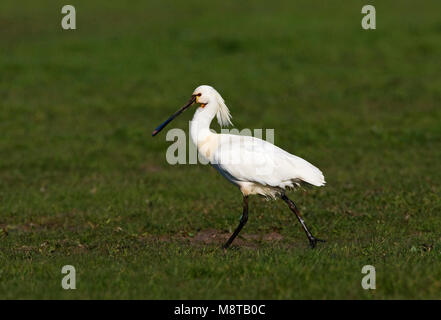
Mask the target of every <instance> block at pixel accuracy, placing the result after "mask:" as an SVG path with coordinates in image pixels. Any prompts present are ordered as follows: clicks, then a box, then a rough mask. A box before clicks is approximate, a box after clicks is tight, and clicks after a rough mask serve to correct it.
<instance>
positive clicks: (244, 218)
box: [222, 196, 248, 249]
mask: <svg viewBox="0 0 441 320" xmlns="http://www.w3.org/2000/svg"><path fill="white" fill-rule="evenodd" d="M247 221H248V196H244V197H243V213H242V217H241V218H240V222H239V225H238V226H237V228H236V230H234V232H233V234H232V235H231V237H230V239H228V241H227V242H225V244H224V245H223V246H222V247H223V248H224V249H227V248H228V247H229V246H230V244H231V243H232V242H233V240H234V239H235V238H236V237H237V235H238V234H239V232H240V230H242V228H243V226H244V225H245V224H246V223H247Z"/></svg>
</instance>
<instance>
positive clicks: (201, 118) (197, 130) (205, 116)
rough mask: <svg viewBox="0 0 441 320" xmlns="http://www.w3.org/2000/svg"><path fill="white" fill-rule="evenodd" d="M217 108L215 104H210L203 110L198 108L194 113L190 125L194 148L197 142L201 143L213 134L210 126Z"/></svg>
mask: <svg viewBox="0 0 441 320" xmlns="http://www.w3.org/2000/svg"><path fill="white" fill-rule="evenodd" d="M218 108H219V107H218V105H217V103H216V102H210V103H208V104H206V105H205V107H204V108H202V107H199V108H198V109H197V110H196V112H195V113H194V116H193V120H192V121H191V123H190V136H191V140H193V143H194V144H195V145H196V146H197V145H198V141H203V140H205V139H206V138H207V137H208V136H210V135H213V134H214V133H213V132H211V131H210V124H211V121H212V120H213V119H214V117H215V116H216V112H217V110H218Z"/></svg>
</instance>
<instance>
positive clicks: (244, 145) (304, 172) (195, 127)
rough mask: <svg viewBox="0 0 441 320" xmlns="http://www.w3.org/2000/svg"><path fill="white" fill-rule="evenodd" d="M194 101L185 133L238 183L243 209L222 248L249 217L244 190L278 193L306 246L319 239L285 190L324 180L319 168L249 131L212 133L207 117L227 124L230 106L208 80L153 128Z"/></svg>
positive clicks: (270, 195) (266, 193) (155, 131)
mask: <svg viewBox="0 0 441 320" xmlns="http://www.w3.org/2000/svg"><path fill="white" fill-rule="evenodd" d="M194 102H196V103H199V104H200V107H199V108H197V109H196V112H195V114H194V117H193V120H192V121H191V125H190V135H191V139H192V140H193V142H194V144H195V145H196V146H197V149H198V152H199V153H200V154H201V155H202V156H203V157H205V158H206V159H207V160H208V161H209V162H210V164H211V165H212V166H213V167H215V168H216V169H217V170H218V171H219V172H220V173H221V174H222V175H223V176H224V177H225V178H227V179H228V180H229V181H231V182H232V183H233V184H235V185H236V186H238V187H239V189H240V190H241V191H242V194H243V213H242V217H241V219H240V222H239V225H238V227H237V228H236V230H235V231H234V232H233V234H232V235H231V237H230V238H229V239H228V241H227V242H226V243H225V244H224V246H223V247H224V248H225V249H226V248H228V247H229V246H230V245H231V243H232V242H233V240H234V239H235V238H236V236H237V235H238V234H239V232H240V231H241V229H242V228H243V227H244V226H245V224H246V222H247V221H248V196H249V195H252V194H260V195H263V196H265V197H267V198H273V199H275V198H277V197H280V198H281V199H282V200H283V201H285V202H286V203H287V204H288V206H289V208H290V209H291V211H292V212H294V213H295V215H296V216H297V219H298V220H299V222H300V224H301V225H302V227H303V230H304V231H305V233H306V236H307V237H308V240H309V243H310V245H311V247H313V248H314V247H315V246H316V243H317V242H318V241H324V240H320V239H317V238H316V237H314V236H313V235H312V233H311V232H310V231H309V229H308V228H307V226H306V224H305V221H303V218H302V216H301V214H300V211H299V210H298V208H297V206H296V205H295V204H294V202H293V201H292V200H290V199H289V198H288V197H287V196H286V194H285V190H286V189H289V188H294V187H296V186H299V185H300V183H301V182H307V183H309V184H312V185H314V186H323V185H325V178H324V177H323V174H322V172H321V171H320V170H319V169H318V168H316V167H315V166H313V165H312V164H310V163H309V162H308V161H306V160H304V159H302V158H300V157H297V156H295V155H292V154H290V153H288V152H286V151H285V150H283V149H280V148H279V147H277V146H275V145H273V144H271V143H269V142H267V141H264V140H262V139H258V138H255V137H251V136H244V135H233V134H217V133H215V132H213V131H211V130H210V124H211V121H212V120H213V119H214V118H215V117H217V120H218V122H219V125H220V126H221V127H223V126H227V125H232V122H231V115H230V111H229V110H228V108H227V106H226V104H225V102H224V99H222V97H221V95H220V94H219V93H218V92H217V91H216V90H215V89H214V88H212V87H210V86H199V87H197V88H196V89H195V90H194V92H193V94H192V96H191V99H190V101H189V102H188V103H187V104H186V105H185V106H183V107H182V108H181V109H179V110H178V111H177V112H176V113H174V114H173V115H172V116H171V117H170V118H168V119H167V120H166V121H165V122H163V123H162V124H161V125H159V126H158V127H157V128H156V129H155V130H154V131H153V133H152V135H153V136H155V135H156V134H158V133H159V132H160V131H161V130H162V129H163V128H164V127H165V126H166V125H167V124H168V123H170V121H172V120H173V119H174V118H176V117H177V116H178V115H179V114H181V113H182V112H183V111H184V110H186V109H187V108H188V107H190V106H191V105H192V104H193V103H194Z"/></svg>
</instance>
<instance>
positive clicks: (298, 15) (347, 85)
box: [0, 0, 441, 299]
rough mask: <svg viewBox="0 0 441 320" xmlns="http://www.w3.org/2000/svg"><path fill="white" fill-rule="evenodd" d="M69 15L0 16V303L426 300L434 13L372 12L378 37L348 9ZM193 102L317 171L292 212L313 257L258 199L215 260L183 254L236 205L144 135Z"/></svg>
mask: <svg viewBox="0 0 441 320" xmlns="http://www.w3.org/2000/svg"><path fill="white" fill-rule="evenodd" d="M69 3H70V4H73V5H75V6H76V9H77V28H78V29H77V30H75V31H63V30H62V29H61V27H60V21H61V13H60V11H61V7H62V5H64V4H65V3H62V2H60V1H38V2H37V1H22V2H20V4H18V2H17V1H12V0H7V1H6V0H3V1H1V3H0V39H1V43H2V45H1V46H0V132H1V136H0V298H6V299H16V298H25V299H28V298H38V299H49V298H61V299H65V298H73V299H85V298H86V299H87V298H98V299H101V298H117V299H119V298H136V299H171V298H178V299H185V298H192V299H219V298H241V299H263V298H265V299H298V298H301V299H312V298H318V299H349V298H355V299H399V298H404V299H421V298H431V299H439V298H440V297H441V280H440V279H441V269H440V267H439V266H440V263H441V245H440V239H441V238H440V229H441V218H440V212H441V199H440V196H439V195H440V194H441V186H440V181H441V171H440V170H439V169H440V165H441V109H440V105H439V104H440V101H441V77H440V72H439V60H440V57H441V41H440V40H441V21H440V19H439V12H440V10H441V3H440V2H439V1H423V2H419V3H418V4H416V3H415V2H414V1H410V0H408V1H407V0H406V1H401V2H400V4H398V3H396V2H392V1H386V2H384V1H382V2H374V3H373V4H375V6H376V9H377V30H375V31H364V30H362V29H361V26H360V21H361V17H362V15H361V7H362V6H363V5H364V4H366V3H365V2H361V1H334V2H332V4H331V2H325V1H315V2H314V4H313V3H312V2H311V1H306V0H305V1H280V2H278V1H277V2H276V1H273V2H271V6H268V2H267V1H245V2H244V1H240V2H238V1H209V2H197V1H185V2H171V1H131V2H130V5H128V4H123V2H122V1H121V3H120V4H118V3H117V2H110V3H109V1H73V2H72V1H71V2H69ZM200 84H211V85H213V86H214V87H215V88H217V89H218V90H219V91H220V93H221V94H222V95H223V96H224V98H225V99H226V102H227V105H228V106H229V107H230V110H231V112H232V115H233V121H234V123H235V125H236V126H237V127H238V128H240V129H242V128H252V129H253V128H274V129H275V143H276V144H277V145H279V146H280V147H282V148H284V149H286V150H288V151H290V152H292V153H294V154H297V155H299V156H301V157H304V158H305V159H307V160H309V161H311V162H312V163H314V164H315V165H317V166H318V167H319V168H320V169H322V171H323V172H324V174H325V176H326V180H327V183H328V184H327V186H326V187H325V188H315V189H307V190H300V191H298V192H296V193H292V194H291V197H292V198H293V199H294V200H295V201H296V202H297V203H298V205H299V206H300V209H301V210H302V211H303V212H304V216H305V219H306V222H307V223H308V224H309V225H310V226H311V228H312V230H313V232H314V233H315V234H316V235H317V236H318V237H320V238H325V239H327V240H328V242H327V243H326V244H319V246H318V248H317V249H316V250H311V249H309V248H308V246H307V239H306V237H305V235H304V233H303V231H302V230H301V228H300V226H299V224H298V222H297V221H296V219H295V217H294V216H293V215H292V214H291V212H290V211H289V210H288V208H287V207H286V206H285V205H284V203H282V202H281V201H277V202H267V201H265V200H263V199H260V198H257V197H253V198H251V199H250V219H249V222H248V224H247V226H246V227H245V228H244V230H243V231H242V233H241V234H242V238H239V239H238V241H237V243H236V246H233V248H232V249H231V250H229V251H228V252H226V253H225V252H223V251H222V250H220V249H219V244H218V243H217V242H216V241H212V242H209V243H207V244H204V243H203V242H201V241H198V240H197V239H198V235H199V234H201V233H204V232H207V230H211V231H213V230H215V232H217V233H218V235H219V236H226V234H227V233H228V232H231V231H232V230H233V229H234V227H235V226H236V224H237V222H238V219H239V217H240V214H241V195H240V192H239V191H238V190H237V189H236V188H235V187H233V186H232V185H230V184H229V183H228V182H227V181H226V180H224V179H223V178H222V177H221V176H220V175H219V174H218V173H217V172H215V170H214V169H213V168H211V167H209V166H203V165H178V166H171V165H168V164H167V162H166V159H165V152H166V150H167V147H168V146H169V145H170V142H167V141H165V132H163V133H161V134H160V135H159V136H158V137H156V138H154V139H153V138H151V136H150V134H151V131H152V130H153V129H154V128H155V127H156V126H157V125H158V124H159V123H161V122H162V121H163V120H165V119H166V118H167V117H168V116H169V115H170V114H171V113H172V112H174V111H176V110H177V108H178V107H180V106H181V105H182V104H183V103H184V102H185V101H187V99H188V97H189V95H190V94H191V92H192V91H193V89H194V88H195V87H196V86H197V85H200ZM191 113H192V111H187V112H186V113H185V114H183V115H181V116H180V117H179V119H177V120H176V121H175V122H174V123H173V124H172V125H171V126H170V128H171V127H178V128H183V129H185V130H187V128H188V121H189V120H190V119H191V116H192V115H191ZM213 128H216V130H218V127H217V125H213ZM276 232H277V234H279V235H280V236H281V237H282V239H281V240H278V241H269V240H265V235H268V234H271V233H276ZM261 238H263V239H261ZM65 264H71V265H74V266H75V267H76V270H77V290H74V291H65V290H63V289H62V288H61V286H60V283H61V278H62V276H63V275H62V274H61V267H62V266H63V265H65ZM366 264H372V265H374V266H375V267H376V271H377V289H376V290H373V291H365V290H363V289H362V288H361V285H360V282H361V279H362V277H363V275H362V274H361V268H362V267H363V266H364V265H366Z"/></svg>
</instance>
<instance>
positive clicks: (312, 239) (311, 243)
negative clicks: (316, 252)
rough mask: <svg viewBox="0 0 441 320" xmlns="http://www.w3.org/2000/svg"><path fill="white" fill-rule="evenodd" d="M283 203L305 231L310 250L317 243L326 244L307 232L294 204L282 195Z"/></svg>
mask: <svg viewBox="0 0 441 320" xmlns="http://www.w3.org/2000/svg"><path fill="white" fill-rule="evenodd" d="M281 198H282V199H283V201H285V202H286V203H287V204H288V206H289V208H290V209H291V211H292V212H294V213H295V214H296V217H297V219H299V222H300V224H301V225H302V227H303V230H305V233H306V236H307V237H308V240H309V244H310V245H311V248H314V247H315V246H316V244H317V242H318V241H319V242H326V241H325V240H321V239H317V238H316V237H314V236H313V235H312V233H311V232H310V231H309V230H308V227H307V226H306V224H305V221H303V218H302V215H301V214H300V211H299V209H297V206H296V205H295V203H294V202H292V201H291V200H290V199H289V198H288V197H287V196H286V195H282V197H281Z"/></svg>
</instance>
